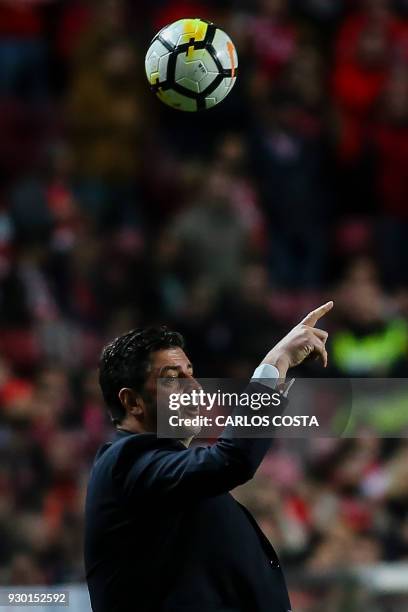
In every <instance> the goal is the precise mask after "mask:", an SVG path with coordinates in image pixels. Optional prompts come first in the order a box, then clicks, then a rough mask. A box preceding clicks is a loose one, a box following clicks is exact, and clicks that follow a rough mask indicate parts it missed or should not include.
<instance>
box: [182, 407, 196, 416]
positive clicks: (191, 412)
mask: <svg viewBox="0 0 408 612" xmlns="http://www.w3.org/2000/svg"><path fill="white" fill-rule="evenodd" d="M183 414H184V415H185V416H187V417H190V418H193V417H195V416H198V415H199V414H200V409H199V407H198V406H193V405H191V406H184V407H183Z"/></svg>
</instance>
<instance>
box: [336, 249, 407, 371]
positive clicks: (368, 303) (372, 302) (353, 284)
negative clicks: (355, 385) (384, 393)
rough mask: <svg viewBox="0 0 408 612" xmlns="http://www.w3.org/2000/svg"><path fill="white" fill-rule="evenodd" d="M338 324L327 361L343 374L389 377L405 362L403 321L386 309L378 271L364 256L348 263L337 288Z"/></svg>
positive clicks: (405, 337)
mask: <svg viewBox="0 0 408 612" xmlns="http://www.w3.org/2000/svg"><path fill="white" fill-rule="evenodd" d="M336 305H337V312H338V315H339V317H340V321H339V327H338V329H337V330H336V331H334V333H332V334H331V338H332V341H331V355H332V359H331V364H332V366H333V368H334V369H335V370H336V371H337V372H338V373H339V374H341V375H343V376H360V377H364V376H377V377H387V376H392V375H393V372H396V371H398V368H399V366H400V365H401V364H404V365H405V367H406V365H407V353H408V325H407V322H406V321H405V320H403V319H401V318H399V317H398V316H395V315H393V314H392V313H390V312H389V308H388V304H387V298H386V296H385V294H384V292H383V290H382V287H381V285H380V282H379V279H378V270H377V269H376V267H375V266H374V264H373V263H372V262H371V261H370V260H369V259H366V258H360V259H357V260H355V261H354V262H352V263H351V265H350V266H349V268H348V269H347V271H346V273H345V275H344V277H343V280H342V281H341V283H340V285H339V288H338V295H337V300H336Z"/></svg>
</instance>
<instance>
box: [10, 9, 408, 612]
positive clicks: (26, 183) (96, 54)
mask: <svg viewBox="0 0 408 612" xmlns="http://www.w3.org/2000/svg"><path fill="white" fill-rule="evenodd" d="M189 14H194V15H200V16H203V17H207V18H210V19H212V20H213V21H214V22H216V23H218V24H219V25H220V26H221V27H224V28H225V30H226V31H227V32H228V33H229V34H230V35H231V37H232V38H233V39H234V41H235V42H236V45H237V48H238V51H239V58H240V76H239V80H238V83H237V85H236V87H235V89H234V90H233V92H232V94H231V95H230V96H229V98H228V99H227V100H226V101H225V102H224V103H223V104H222V105H220V107H219V108H217V109H214V110H213V111H211V112H208V113H205V114H200V115H182V114H177V113H175V112H174V111H172V110H170V109H167V108H165V107H164V106H162V105H161V104H160V103H159V102H158V101H157V100H156V99H155V98H153V97H152V96H151V94H150V92H149V91H148V87H147V83H146V81H145V76H144V72H143V70H144V66H143V61H144V50H145V49H146V47H147V44H148V42H149V41H150V39H151V37H152V36H153V34H154V33H155V32H156V31H157V29H158V28H160V27H161V26H162V25H165V24H166V23H167V22H169V21H172V20H174V19H177V18H179V17H186V16H189ZM0 133H1V138H0V176H1V182H0V542H1V546H0V584H2V585H36V584H47V585H53V584H60V583H81V582H82V581H83V578H84V576H83V565H82V520H83V516H82V509H83V500H84V494H85V487H86V480H87V474H88V469H89V465H90V463H91V461H92V457H93V455H94V453H95V451H96V449H97V448H98V446H99V445H100V444H101V442H102V441H104V440H105V439H106V437H107V436H109V432H110V426H109V423H108V422H107V418H106V416H105V412H104V408H103V405H102V401H101V396H100V393H99V389H98V385H97V378H96V373H95V365H96V362H97V359H98V354H99V351H100V348H101V346H102V345H103V343H104V342H105V341H106V340H107V339H109V338H111V337H112V336H114V335H117V334H119V333H122V332H124V331H126V330H127V329H129V328H131V327H136V326H140V325H146V324H154V323H158V322H160V323H162V322H166V323H168V324H169V325H170V326H174V327H175V328H178V329H179V330H180V331H182V332H183V333H184V334H185V335H186V338H187V342H188V349H189V352H190V354H191V356H192V359H193V361H194V363H195V368H196V371H197V372H199V374H200V376H215V375H216V376H230V377H232V376H247V375H249V374H250V373H251V371H252V368H253V366H254V364H255V363H256V362H257V361H258V360H259V359H260V357H261V356H262V355H263V353H264V352H265V350H266V349H267V348H268V346H270V345H271V344H272V343H273V342H274V341H275V340H276V339H277V338H279V336H280V335H281V334H282V333H283V331H284V330H286V329H287V327H288V326H289V325H291V324H292V323H293V322H295V321H296V320H297V318H298V317H299V316H300V315H301V314H302V313H304V312H305V311H307V310H308V309H309V308H310V307H313V306H315V305H316V304H317V303H318V302H319V301H320V300H323V299H326V297H330V299H331V298H333V299H335V301H336V312H335V315H333V317H332V322H331V325H330V330H329V331H330V332H331V347H330V352H331V365H330V371H329V375H331V376H339V375H343V376H344V375H346V376H381V377H387V376H400V377H407V373H408V324H407V320H408V275H407V270H408V248H407V244H408V182H407V167H408V2H407V1H406V0H396V1H395V2H394V1H392V0H292V1H289V0H258V1H257V2H249V1H248V0H240V1H239V2H231V1H229V0H222V1H221V0H217V1H215V0H214V1H212V2H211V1H204V0H201V2H199V1H197V2H194V1H193V0H160V1H157V2H155V3H148V2H142V1H138V2H130V1H129V2H126V1H125V0H71V1H68V0H66V1H63V0H61V1H58V2H57V1H52V0H31V1H30V2H27V1H24V0H2V1H1V2H0ZM318 372H319V371H318V370H316V368H315V366H314V365H309V366H307V367H305V369H304V371H303V375H305V376H309V375H310V376H315V375H318ZM237 495H239V497H240V498H241V499H243V501H245V503H247V504H248V506H249V507H250V508H251V509H252V510H253V511H254V512H255V514H256V515H257V518H258V520H259V522H260V524H261V525H262V527H263V529H264V531H265V532H266V533H267V535H268V536H269V537H270V538H271V539H272V540H273V541H274V543H275V544H276V546H277V548H278V549H279V551H280V554H281V556H282V558H283V560H284V563H285V567H286V568H287V570H288V575H289V578H290V585H291V590H292V599H293V605H294V609H295V610H296V612H319V611H320V610H322V609H324V610H328V609H330V611H331V612H337V611H339V612H340V611H341V612H345V611H346V610H347V612H354V610H356V611H357V610H359V611H361V609H363V608H364V609H367V608H369V609H370V610H372V611H373V612H375V611H377V610H378V611H379V612H382V611H384V612H400V610H401V611H402V610H403V609H404V610H406V609H407V605H408V598H407V596H406V595H405V596H404V594H403V592H402V591H400V590H399V586H398V584H399V580H400V577H401V576H402V575H403V572H404V571H405V576H406V568H405V569H404V567H403V566H400V565H399V564H400V563H403V562H407V560H408V443H407V441H406V440H405V439H399V440H397V439H395V440H377V439H375V438H373V437H371V436H370V435H369V432H365V435H364V436H362V437H361V439H356V440H309V441H308V442H306V441H304V442H302V441H300V440H299V441H298V440H297V441H295V442H294V441H291V442H290V441H285V440H279V441H277V442H276V444H275V445H274V447H273V449H272V451H271V453H270V455H269V457H268V458H267V460H266V461H265V462H264V464H263V466H262V469H261V471H260V473H259V475H258V476H257V478H256V479H255V480H254V481H253V482H252V483H250V484H249V485H248V486H247V487H245V488H243V489H242V490H240V491H238V492H237ZM379 563H385V564H386V565H381V566H380V568H379V569H378V570H377V569H376V567H377V565H378V564H379ZM354 566H356V567H363V568H365V570H364V571H365V572H367V574H366V575H367V576H371V577H369V578H367V584H368V585H369V586H368V591H367V590H364V589H363V592H362V594H361V597H362V599H361V600H359V599H358V597H360V594H359V591H358V593H357V594H356V595H355V597H356V599H354V600H353V595H352V593H353V592H354V591H352V589H349V588H346V589H345V590H344V589H343V590H342V588H340V587H339V586H338V581H337V580H335V579H334V578H333V577H336V576H340V575H341V574H342V572H343V570H344V569H345V568H350V567H354ZM313 573H314V574H315V575H318V576H320V577H325V576H326V577H327V580H323V582H324V584H322V585H321V586H320V585H318V584H317V583H316V581H314V580H312V579H310V578H307V577H308V576H309V575H310V574H313ZM388 580H389V581H390V582H392V581H395V582H394V584H395V585H396V587H397V588H396V592H395V599H393V596H391V595H387V596H385V595H383V594H381V590H383V587H384V590H387V589H386V586H387V584H389V582H388ZM402 582H403V581H402ZM381 585H383V587H381ZM321 589H323V591H322V590H321ZM324 589H326V591H324ZM377 590H378V591H380V592H379V593H376V591H377ZM343 591H344V592H343ZM370 592H371V595H370ZM78 593H79V594H78V598H81V597H83V598H84V600H86V593H85V591H83V590H82V595H81V590H79V591H78ZM322 593H324V595H322ZM342 593H343V594H342ZM367 593H368V594H367ZM343 597H345V598H346V599H344V598H343ZM347 597H348V599H347ZM364 597H368V598H370V597H371V598H372V599H371V600H370V599H364ZM401 598H404V599H403V600H402V599H401ZM78 601H79V599H78ZM361 601H363V602H365V603H364V605H362V604H361ZM356 602H357V603H356ZM367 602H370V603H367ZM83 606H85V607H83ZM353 606H354V607H353ZM72 609H75V610H78V612H82V610H86V609H87V608H86V604H82V603H78V606H77V607H74V608H72Z"/></svg>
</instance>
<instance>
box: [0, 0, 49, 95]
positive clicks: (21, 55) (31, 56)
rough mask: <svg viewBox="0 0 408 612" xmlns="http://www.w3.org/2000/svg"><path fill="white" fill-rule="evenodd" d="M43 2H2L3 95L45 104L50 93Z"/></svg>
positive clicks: (0, 85) (0, 51) (0, 88)
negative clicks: (41, 5)
mask: <svg viewBox="0 0 408 612" xmlns="http://www.w3.org/2000/svg"><path fill="white" fill-rule="evenodd" d="M41 3H42V2H41V0H39V1H37V2H25V1H24V0H2V2H1V3H0V96H10V97H12V96H19V97H21V98H25V99H26V100H30V101H31V102H34V101H36V102H39V101H43V100H44V98H45V97H46V95H47V92H48V75H47V47H46V43H45V41H44V23H43V19H42V15H41V11H40V4H41Z"/></svg>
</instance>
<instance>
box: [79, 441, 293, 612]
mask: <svg viewBox="0 0 408 612" xmlns="http://www.w3.org/2000/svg"><path fill="white" fill-rule="evenodd" d="M269 445H270V440H266V439H233V438H230V437H228V432H227V433H224V434H223V437H221V438H220V439H219V440H218V441H217V443H216V444H214V445H213V446H208V447H197V446H196V447H192V448H189V449H186V447H185V446H184V445H183V444H182V443H181V442H178V441H175V440H164V439H158V438H157V437H156V435H155V434H131V433H129V432H118V433H117V435H116V439H115V440H114V441H113V442H112V443H108V444H105V445H104V446H103V447H102V448H101V449H100V450H99V452H98V454H97V456H96V459H95V463H94V466H93V469H92V473H91V477H90V482H89V487H88V494H87V501H86V528H85V565H86V577H87V581H88V587H89V592H90V597H91V602H92V608H93V610H94V612H287V611H288V610H290V603H289V598H288V594H287V589H286V585H285V580H284V577H283V573H282V570H281V567H280V564H279V560H278V558H277V556H276V553H275V551H274V550H273V548H272V546H271V545H270V544H269V542H268V540H267V539H266V537H265V536H264V535H263V533H262V531H261V530H260V528H259V527H258V525H257V524H256V522H255V519H254V518H253V517H252V516H251V515H250V513H249V512H248V511H247V510H246V509H245V508H244V507H243V506H242V505H240V504H239V503H237V502H236V501H235V500H234V498H233V497H232V496H231V495H230V494H229V493H228V491H230V490H231V489H233V488H234V487H236V486H237V485H240V484H242V483H244V482H246V481H247V480H249V479H250V478H252V477H253V475H254V474H255V471H256V469H257V468H258V466H259V464H260V463H261V461H262V459H263V457H264V455H265V453H266V452H267V450H268V448H269Z"/></svg>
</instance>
